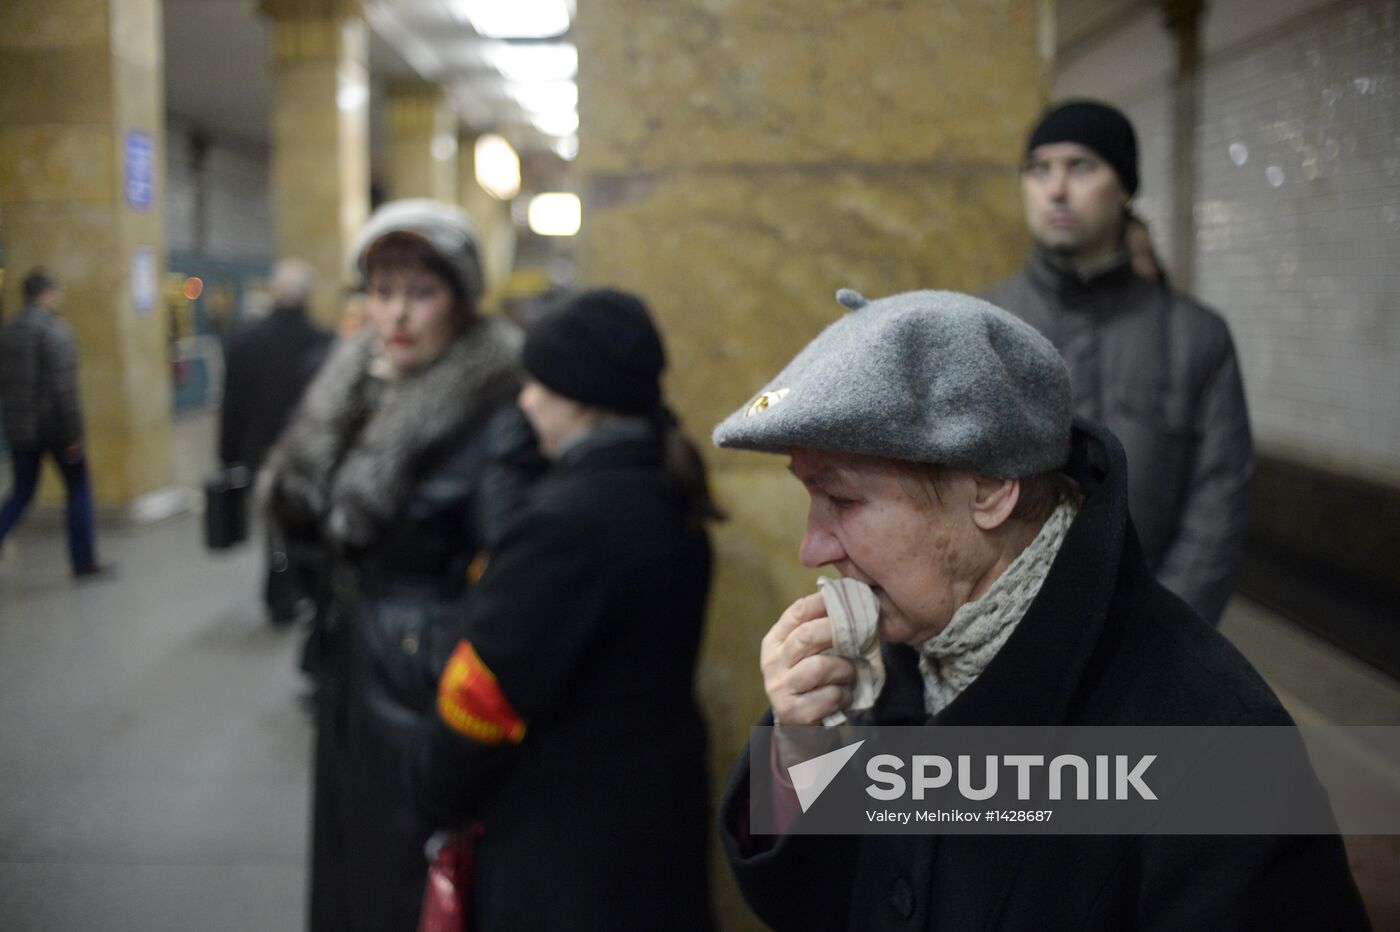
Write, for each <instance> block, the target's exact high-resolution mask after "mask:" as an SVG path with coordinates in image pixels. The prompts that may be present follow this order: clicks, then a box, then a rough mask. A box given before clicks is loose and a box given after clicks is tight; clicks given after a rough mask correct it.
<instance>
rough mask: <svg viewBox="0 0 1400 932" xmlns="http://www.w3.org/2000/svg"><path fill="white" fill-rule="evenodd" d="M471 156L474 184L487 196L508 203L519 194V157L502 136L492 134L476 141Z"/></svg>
mask: <svg viewBox="0 0 1400 932" xmlns="http://www.w3.org/2000/svg"><path fill="white" fill-rule="evenodd" d="M473 155H474V156H475V160H476V183H477V184H479V185H481V187H482V189H483V190H484V191H486V193H487V194H490V195H491V196H492V197H494V198H497V199H498V200H502V201H508V200H510V199H511V198H513V197H515V196H516V195H517V194H519V193H520V156H519V155H517V154H516V152H515V147H514V146H512V145H511V144H510V143H509V142H508V141H507V140H506V138H505V137H504V136H497V135H495V134H494V133H492V134H489V135H486V136H482V137H481V138H479V139H477V141H476V146H475V148H474V149H473Z"/></svg>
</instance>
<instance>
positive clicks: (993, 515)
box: [972, 476, 1021, 531]
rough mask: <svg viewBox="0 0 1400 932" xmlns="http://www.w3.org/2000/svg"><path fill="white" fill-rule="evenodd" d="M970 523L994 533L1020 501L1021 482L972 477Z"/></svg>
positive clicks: (1017, 480)
mask: <svg viewBox="0 0 1400 932" xmlns="http://www.w3.org/2000/svg"><path fill="white" fill-rule="evenodd" d="M972 481H973V485H974V491H973V497H972V521H973V523H974V524H976V525H977V527H978V528H980V529H981V530H984V531H995V530H996V529H997V528H999V527H1001V526H1002V525H1004V524H1005V523H1006V522H1007V519H1009V518H1010V517H1011V513H1012V512H1013V511H1015V510H1016V503H1017V502H1018V501H1020V500H1021V480H1019V479H994V478H992V477H990V476H973V477H972Z"/></svg>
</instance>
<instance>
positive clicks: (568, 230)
mask: <svg viewBox="0 0 1400 932" xmlns="http://www.w3.org/2000/svg"><path fill="white" fill-rule="evenodd" d="M529 220H530V230H531V232H533V233H538V234H539V235H540V236H574V235H576V234H577V233H578V231H579V228H580V227H582V226H583V205H582V204H581V203H580V202H579V199H578V195H577V194H564V193H558V192H556V193H550V194H536V195H535V196H534V198H532V199H531V201H530V211H529Z"/></svg>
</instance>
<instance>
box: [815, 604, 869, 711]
mask: <svg viewBox="0 0 1400 932" xmlns="http://www.w3.org/2000/svg"><path fill="white" fill-rule="evenodd" d="M817 589H818V591H819V592H821V594H822V601H823V602H824V603H825V604H826V614H827V617H828V618H830V619H831V651H830V653H832V654H835V655H836V656H838V657H845V658H846V659H847V660H849V661H851V662H852V663H853V664H855V668H856V682H855V685H854V687H853V688H852V690H851V704H850V705H849V706H847V707H846V709H845V710H843V711H839V712H833V713H832V714H830V715H828V716H827V717H826V718H824V719H822V722H823V724H826V725H840V724H841V723H842V722H844V721H846V712H847V711H850V712H864V711H865V710H866V709H869V708H870V707H872V706H873V705H875V700H876V699H877V698H879V696H880V690H881V689H883V688H884V686H885V662H884V660H883V659H882V658H881V657H880V639H879V637H877V636H876V633H875V629H876V627H877V626H878V625H879V623H880V602H879V600H878V599H876V598H875V593H874V591H873V590H871V588H870V587H869V586H868V585H866V584H865V583H863V582H861V581H860V580H859V579H848V578H845V577H843V578H841V579H825V578H823V579H818V580H817Z"/></svg>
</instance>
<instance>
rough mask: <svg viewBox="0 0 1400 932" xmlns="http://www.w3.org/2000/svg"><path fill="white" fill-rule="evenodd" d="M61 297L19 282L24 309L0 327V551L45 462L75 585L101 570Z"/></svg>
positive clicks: (34, 279)
mask: <svg viewBox="0 0 1400 932" xmlns="http://www.w3.org/2000/svg"><path fill="white" fill-rule="evenodd" d="M62 300H63V290H62V289H61V288H59V286H58V281H57V280H56V279H54V278H53V277H52V276H51V275H49V273H47V272H46V271H44V270H43V269H34V270H33V271H31V272H30V273H29V274H28V275H26V276H25V279H24V307H23V308H21V309H20V312H19V313H18V314H16V315H15V316H14V318H13V319H12V320H10V321H8V322H6V323H5V324H4V326H2V327H0V411H3V412H4V424H5V434H6V437H7V439H8V441H9V446H10V458H11V461H12V462H13V464H14V486H13V488H12V489H11V490H10V498H9V500H8V501H6V502H5V504H4V507H3V508H0V543H3V542H4V540H5V537H6V535H8V534H9V533H10V530H11V529H12V528H13V527H14V526H15V524H16V523H17V522H18V521H19V519H20V518H21V517H22V516H23V515H24V512H25V509H26V508H28V507H29V503H30V501H32V500H33V498H34V491H35V489H36V488H37V487H38V484H39V466H40V464H41V463H42V462H43V458H44V456H45V455H46V454H47V455H48V456H49V457H50V458H51V459H52V460H53V462H54V465H56V466H57V467H58V470H59V473H60V474H61V475H62V476H63V483H64V485H65V486H66V487H67V490H68V507H67V519H68V522H67V526H68V559H69V562H70V564H71V565H72V568H73V575H74V577H77V578H83V577H90V576H95V575H98V574H100V573H102V572H103V571H104V570H106V569H107V567H104V566H102V565H100V564H99V563H98V562H97V557H96V554H95V552H94V548H93V531H92V489H91V486H90V485H89V482H88V469H87V458H86V456H85V450H84V446H83V414H82V409H81V407H80V406H79V404H78V352H77V346H76V344H75V343H74V341H73V331H72V330H70V329H69V327H68V325H67V324H66V323H64V322H63V320H62V318H60V317H59V316H58V313H57V311H58V306H59V303H60V302H61V301H62Z"/></svg>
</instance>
